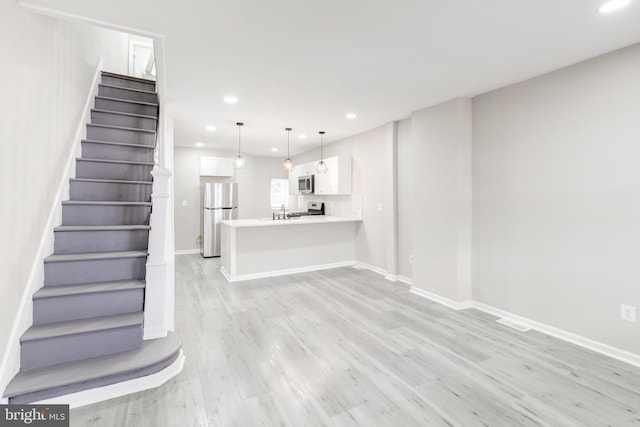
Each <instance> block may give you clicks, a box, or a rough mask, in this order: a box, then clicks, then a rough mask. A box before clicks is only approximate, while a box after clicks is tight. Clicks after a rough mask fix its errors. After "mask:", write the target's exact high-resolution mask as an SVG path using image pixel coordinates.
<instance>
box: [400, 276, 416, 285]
mask: <svg viewBox="0 0 640 427" xmlns="http://www.w3.org/2000/svg"><path fill="white" fill-rule="evenodd" d="M398 282H402V283H406V284H407V285H409V286H411V285H413V279H411V277H407V276H402V275H399V276H398Z"/></svg>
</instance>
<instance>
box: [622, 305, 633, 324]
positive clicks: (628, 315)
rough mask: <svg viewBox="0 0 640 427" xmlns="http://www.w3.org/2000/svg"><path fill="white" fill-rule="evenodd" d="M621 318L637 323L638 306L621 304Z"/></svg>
mask: <svg viewBox="0 0 640 427" xmlns="http://www.w3.org/2000/svg"><path fill="white" fill-rule="evenodd" d="M620 319H622V320H626V321H627V322H633V323H636V308H635V307H634V306H632V305H624V304H620Z"/></svg>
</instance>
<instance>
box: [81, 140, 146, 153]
mask: <svg viewBox="0 0 640 427" xmlns="http://www.w3.org/2000/svg"><path fill="white" fill-rule="evenodd" d="M82 142H90V143H92V144H107V145H114V146H119V147H131V148H146V149H148V150H155V147H154V146H152V145H140V144H128V143H126V142H114V141H100V140H97V139H83V140H82Z"/></svg>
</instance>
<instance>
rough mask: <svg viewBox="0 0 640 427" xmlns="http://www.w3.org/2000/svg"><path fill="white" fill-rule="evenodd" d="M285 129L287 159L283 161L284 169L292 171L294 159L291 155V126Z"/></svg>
mask: <svg viewBox="0 0 640 427" xmlns="http://www.w3.org/2000/svg"><path fill="white" fill-rule="evenodd" d="M285 130H286V131H287V159H286V160H285V161H284V162H282V169H285V170H288V171H291V170H293V161H292V160H291V157H290V156H289V136H290V135H291V128H285Z"/></svg>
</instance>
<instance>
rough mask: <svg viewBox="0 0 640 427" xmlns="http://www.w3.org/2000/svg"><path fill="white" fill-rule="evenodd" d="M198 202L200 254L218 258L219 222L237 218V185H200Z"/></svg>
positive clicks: (205, 256)
mask: <svg viewBox="0 0 640 427" xmlns="http://www.w3.org/2000/svg"><path fill="white" fill-rule="evenodd" d="M200 200H201V208H202V209H201V218H200V219H201V221H200V236H201V237H202V238H201V243H200V254H201V255H202V256H203V257H204V258H210V257H216V256H220V237H221V236H220V221H223V220H227V219H237V218H238V184H223V183H205V184H202V185H201V198H200Z"/></svg>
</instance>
